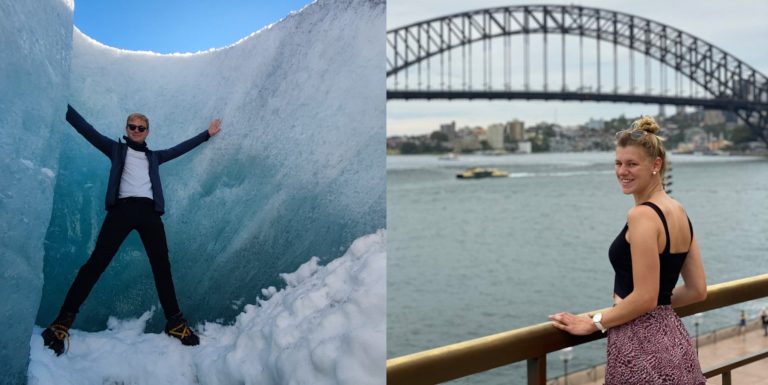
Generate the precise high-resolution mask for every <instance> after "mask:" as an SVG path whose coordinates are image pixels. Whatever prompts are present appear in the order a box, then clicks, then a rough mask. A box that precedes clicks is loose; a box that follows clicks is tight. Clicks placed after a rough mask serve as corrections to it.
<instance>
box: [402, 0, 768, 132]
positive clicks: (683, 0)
mask: <svg viewBox="0 0 768 385" xmlns="http://www.w3.org/2000/svg"><path fill="white" fill-rule="evenodd" d="M524 4H576V5H583V6H588V7H597V8H604V9H609V10H615V11H619V12H624V13H630V14H635V15H637V16H641V17H645V18H648V19H651V20H653V21H657V22H661V23H664V24H668V25H670V26H672V27H675V28H678V29H681V30H683V31H685V32H687V33H690V34H692V35H694V36H697V37H699V38H701V39H703V40H706V41H708V42H710V43H712V44H714V45H715V46H717V47H720V48H721V49H724V50H725V51H727V52H729V53H730V54H732V55H734V56H736V57H737V58H739V59H741V60H743V61H744V62H746V63H747V64H749V65H751V66H752V67H754V68H756V69H757V70H759V71H760V72H762V73H763V74H768V1H765V0H741V1H739V0H707V1H694V0H675V1H664V0H645V1H635V0H632V1H630V0H594V1H576V2H569V3H556V2H553V1H551V0H550V1H537V0H528V1H524V2H521V1H515V0H506V1H504V0H502V1H499V0H474V1H466V0H387V30H390V29H394V28H396V27H400V26H404V25H406V24H409V23H413V22H418V21H421V20H427V19H430V18H434V17H439V16H443V15H448V14H453V13H457V12H463V11H468V10H473V9H481V8H489V7H496V6H508V5H524ZM556 38H557V40H554V43H556V44H554V45H556V46H557V45H559V36H557V37H556ZM535 41H538V40H537V39H536V37H531V43H532V48H533V45H534V44H535V43H534V42H535ZM573 41H575V40H573ZM589 42H590V43H592V44H593V45H594V43H593V42H594V40H589ZM538 44H539V46H540V45H541V44H540V43H538ZM552 44H553V42H552V41H551V42H550V45H552ZM568 44H570V43H568ZM587 44H588V43H587V40H586V39H585V46H586V45H587ZM606 47H607V46H606ZM558 52H559V51H558ZM573 52H576V51H575V50H574V51H573ZM585 52H586V51H585ZM611 54H612V51H606V52H604V55H605V56H610V55H611ZM531 57H532V60H535V57H534V54H533V53H532V54H531ZM585 57H586V53H585ZM619 59H620V61H621V60H623V59H622V57H621V55H620V56H619ZM550 60H553V61H554V63H555V64H550V72H549V73H550V74H551V73H553V72H554V73H555V74H557V71H558V69H559V68H560V67H559V64H558V63H559V62H558V60H559V53H558V54H557V55H556V56H555V57H554V58H553V59H550ZM604 60H607V59H604ZM635 61H636V71H635V72H642V67H641V65H642V63H643V58H642V55H641V54H636V55H635ZM535 67H537V65H536V64H534V63H533V62H532V68H533V70H535ZM538 67H540V65H538ZM572 69H573V68H571V67H568V72H569V73H571V70H572ZM576 71H578V67H576ZM620 71H621V69H620ZM606 72H607V74H604V75H603V79H604V81H605V80H609V79H612V75H610V74H611V73H612V72H611V70H610V69H606ZM577 73H578V72H577ZM576 76H578V75H576ZM569 78H570V79H573V78H574V77H573V76H570V77H569ZM558 79H559V75H558V76H555V77H554V80H555V81H559V80H558ZM570 84H571V83H570V82H569V85H570ZM684 84H686V85H687V84H688V82H687V81H686V82H684ZM670 110H671V108H669V107H668V110H667V111H670ZM658 111H659V108H658V106H655V105H643V104H638V105H632V104H616V103H592V102H589V103H579V102H557V101H552V102H528V101H472V102H470V101H451V102H449V101H430V102H427V101H389V102H387V135H402V134H422V133H428V132H431V131H433V130H436V129H438V127H439V124H440V123H444V122H450V121H452V120H455V121H456V123H457V125H458V126H460V127H461V126H464V125H483V126H486V125H488V124H490V123H494V122H503V121H508V120H512V119H515V118H516V119H521V120H524V121H526V124H527V125H530V124H535V123H537V122H540V121H550V122H553V121H556V122H558V123H560V124H563V125H575V124H579V123H583V122H585V121H587V120H588V119H590V118H611V117H615V116H618V115H620V114H622V113H624V114H626V115H627V116H637V115H640V114H656V113H658Z"/></svg>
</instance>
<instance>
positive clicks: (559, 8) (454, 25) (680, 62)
mask: <svg viewBox="0 0 768 385" xmlns="http://www.w3.org/2000/svg"><path fill="white" fill-rule="evenodd" d="M517 35H522V39H523V41H524V42H525V45H524V47H523V55H522V56H523V58H522V61H523V62H524V63H523V64H524V68H523V71H522V72H523V74H522V75H523V76H524V79H525V80H524V86H523V88H522V89H513V88H512V86H511V82H510V81H509V79H510V78H511V76H512V73H511V71H512V65H511V62H512V60H520V58H518V57H516V56H513V54H512V53H511V47H510V44H509V39H510V37H512V36H517ZM531 35H543V41H544V50H543V52H544V57H543V65H544V70H543V76H544V82H543V83H544V85H543V89H538V90H533V89H532V88H531V84H530V62H529V61H530V54H529V52H528V50H529V36H531ZM549 35H560V36H561V44H562V51H561V52H562V57H561V58H560V59H561V71H562V75H561V77H562V87H560V88H559V89H552V88H550V87H548V84H549V82H548V79H547V76H548V72H549V58H548V57H547V52H548V50H547V47H546V45H547V42H548V40H547V36H549ZM566 35H571V36H577V37H578V38H579V42H580V47H579V55H580V57H579V61H580V71H581V74H580V78H582V79H583V39H584V38H588V39H594V40H596V41H597V42H598V44H597V50H596V54H597V61H596V63H597V76H596V79H597V85H596V89H586V88H585V87H584V86H583V84H580V87H578V88H576V89H575V90H573V91H570V90H569V89H568V87H567V86H566V81H565V79H566V53H565V52H566V38H565V36H566ZM491 40H494V41H497V42H498V40H502V51H503V53H502V54H501V55H500V54H499V53H498V52H497V53H496V55H495V56H493V53H492V52H491V49H492V48H493V44H491V43H490V41H491ZM476 43H479V44H482V46H483V47H482V52H480V55H482V61H481V64H480V65H481V66H482V72H483V84H482V86H481V87H479V88H478V87H473V86H472V81H471V79H472V76H473V73H472V63H473V60H474V61H475V62H477V60H476V59H477V58H475V59H473V55H472V50H471V47H472V46H473V45H475V44H476ZM601 43H603V44H605V43H608V44H610V45H612V46H613V55H612V56H613V65H612V67H613V85H614V87H613V88H612V89H611V88H610V87H604V85H607V84H603V83H602V79H603V77H604V74H605V73H606V72H610V69H608V71H605V72H603V73H601V71H603V68H601V63H602V62H603V61H604V58H605V57H606V56H607V57H608V58H610V56H611V55H610V53H608V54H607V55H606V54H605V53H603V52H601V45H602V44H601ZM617 47H623V48H624V49H626V50H628V51H629V52H630V55H633V54H634V53H640V54H641V55H642V57H644V58H645V60H646V76H645V78H646V82H647V81H648V80H647V79H648V75H647V74H648V67H647V66H648V60H649V59H653V60H654V61H656V62H658V63H659V65H660V66H661V67H664V71H663V72H662V71H661V70H660V72H659V74H660V79H659V80H660V81H661V82H664V83H666V82H667V79H666V75H664V74H666V71H667V70H672V71H673V72H674V76H675V79H674V83H675V87H676V88H677V91H676V92H674V93H673V94H668V93H667V91H666V90H667V86H666V84H664V85H662V86H660V87H659V90H660V91H661V93H656V94H653V93H650V92H649V87H647V85H646V92H640V93H636V92H634V91H633V90H634V89H635V86H634V84H632V85H631V88H630V91H629V92H625V93H619V92H618V87H617V86H616V84H617V80H616V79H617V73H618V70H617V65H618V64H617V63H618V59H617ZM458 51H461V56H462V57H461V62H460V65H456V67H461V71H462V78H463V81H462V82H461V83H460V84H459V85H458V86H454V84H452V83H451V80H450V79H451V78H452V77H453V76H454V74H453V73H452V70H453V68H452V67H453V66H454V64H453V62H454V61H455V60H454V59H453V58H452V55H456V56H458V53H459V52H458ZM467 51H469V55H467ZM477 51H478V50H477V49H476V50H475V52H477ZM601 54H602V55H604V56H603V57H602V58H601ZM476 55H477V54H476ZM476 55H475V56H476ZM467 56H469V57H467ZM499 56H501V57H502V59H501V60H502V61H503V63H502V65H501V67H502V68H503V69H502V71H501V76H502V77H503V79H504V82H503V87H500V88H499V87H494V86H492V82H490V81H489V79H490V78H491V77H492V76H493V70H494V65H493V64H492V63H491V62H492V61H493V60H498V57H499ZM432 59H435V60H439V62H440V66H439V67H440V68H439V69H435V70H433V69H432V68H431V66H430V63H431V61H432ZM446 62H447V68H446V65H445V63H446ZM627 62H628V64H629V65H630V68H631V69H630V70H629V71H628V73H629V74H630V77H631V79H630V83H633V82H634V76H635V74H634V71H635V68H634V67H635V66H634V59H633V56H630V60H628V61H627ZM425 64H426V65H425ZM497 64H498V63H497ZM476 65H477V64H476ZM555 66H556V65H555ZM436 67H437V66H436ZM467 67H468V69H467ZM497 67H498V66H497ZM638 67H639V66H638ZM414 70H415V71H414ZM475 71H477V68H475ZM413 72H416V75H414V74H412V73H413ZM422 72H425V73H426V76H433V75H434V73H435V72H439V77H440V79H441V81H440V82H439V85H438V86H437V87H432V85H431V84H429V81H427V85H426V87H424V84H423V82H422ZM446 75H447V78H448V81H447V82H446V81H445V78H446ZM409 76H410V77H418V84H417V86H416V87H412V86H411V85H410V84H409V83H408V81H409ZM497 76H498V74H497ZM467 77H469V79H470V81H469V82H467V81H466V79H467ZM387 78H388V90H387V98H388V99H542V100H596V101H614V102H630V103H659V104H673V105H690V106H701V107H705V108H713V109H723V110H731V111H734V112H735V113H736V114H737V115H738V116H739V117H740V118H741V119H742V120H744V121H745V122H747V123H748V124H749V125H750V126H751V128H753V130H754V131H755V133H756V134H757V135H758V136H760V138H761V139H763V140H764V141H766V142H768V78H766V76H765V75H764V74H762V73H760V72H759V71H757V70H756V69H755V68H753V67H752V66H750V65H748V64H747V63H745V62H743V61H742V60H739V59H738V58H736V57H734V56H733V55H731V54H729V53H728V52H726V51H725V50H723V49H721V48H718V47H716V46H715V45H713V44H711V43H708V42H706V41H704V40H702V39H700V38H698V37H696V36H693V35H691V34H689V33H686V32H684V31H681V30H679V29H677V28H674V27H671V26H669V25H666V24H662V23H659V22H655V21H653V20H650V19H647V18H643V17H639V16H635V15H631V14H626V13H621V12H616V11H610V10H605V9H599V8H591V7H583V6H575V5H517V6H508V7H495V8H487V9H479V10H473V11H467V12H461V13H456V14H453V15H447V16H443V17H438V18H434V19H430V20H425V21H421V22H416V23H413V24H409V25H406V26H403V27H399V28H395V29H393V30H390V31H388V32H387ZM683 78H684V79H688V81H689V83H690V84H691V87H694V86H695V87H697V89H700V90H702V91H703V92H702V95H701V96H699V95H692V94H691V95H688V96H684V95H682V93H681V92H680V83H682V81H681V79H683ZM427 79H429V78H427ZM403 80H405V81H404V82H403ZM581 83H583V80H582V81H581ZM390 84H391V85H393V87H390ZM403 84H404V87H401V85H403Z"/></svg>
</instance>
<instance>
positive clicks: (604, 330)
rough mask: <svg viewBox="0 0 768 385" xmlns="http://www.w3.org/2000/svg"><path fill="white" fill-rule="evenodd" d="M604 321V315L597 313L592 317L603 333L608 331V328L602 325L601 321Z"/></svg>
mask: <svg viewBox="0 0 768 385" xmlns="http://www.w3.org/2000/svg"><path fill="white" fill-rule="evenodd" d="M602 320H603V313H597V314H595V315H593V316H592V322H593V323H594V324H595V326H597V328H598V329H600V331H601V332H603V333H605V332H607V331H608V328H607V327H605V326H603V324H601V323H600V321H602Z"/></svg>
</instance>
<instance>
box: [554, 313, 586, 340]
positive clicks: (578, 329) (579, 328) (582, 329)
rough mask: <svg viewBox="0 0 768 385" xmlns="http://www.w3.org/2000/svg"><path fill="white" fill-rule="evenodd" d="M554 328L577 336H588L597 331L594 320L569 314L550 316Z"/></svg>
mask: <svg viewBox="0 0 768 385" xmlns="http://www.w3.org/2000/svg"><path fill="white" fill-rule="evenodd" d="M549 319H550V321H552V326H554V327H556V328H558V329H560V330H565V331H566V332H568V333H571V334H574V335H577V336H586V335H589V334H592V333H594V332H596V331H597V326H595V324H594V322H592V318H591V317H589V316H587V315H574V314H571V313H568V312H562V313H557V314H553V315H550V316H549Z"/></svg>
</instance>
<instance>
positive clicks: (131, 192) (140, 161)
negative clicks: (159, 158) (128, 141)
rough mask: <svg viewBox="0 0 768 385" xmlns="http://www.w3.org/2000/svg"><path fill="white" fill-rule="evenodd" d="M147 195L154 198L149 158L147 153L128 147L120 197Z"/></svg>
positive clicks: (121, 179) (121, 178)
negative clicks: (150, 179)
mask: <svg viewBox="0 0 768 385" xmlns="http://www.w3.org/2000/svg"><path fill="white" fill-rule="evenodd" d="M126 197H146V198H149V199H154V197H153V195H152V182H150V181H149V160H147V155H146V154H145V153H143V152H141V151H136V150H134V149H132V148H130V147H128V154H126V156H125V167H124V168H123V175H122V176H121V177H120V191H119V192H118V198H126Z"/></svg>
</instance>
